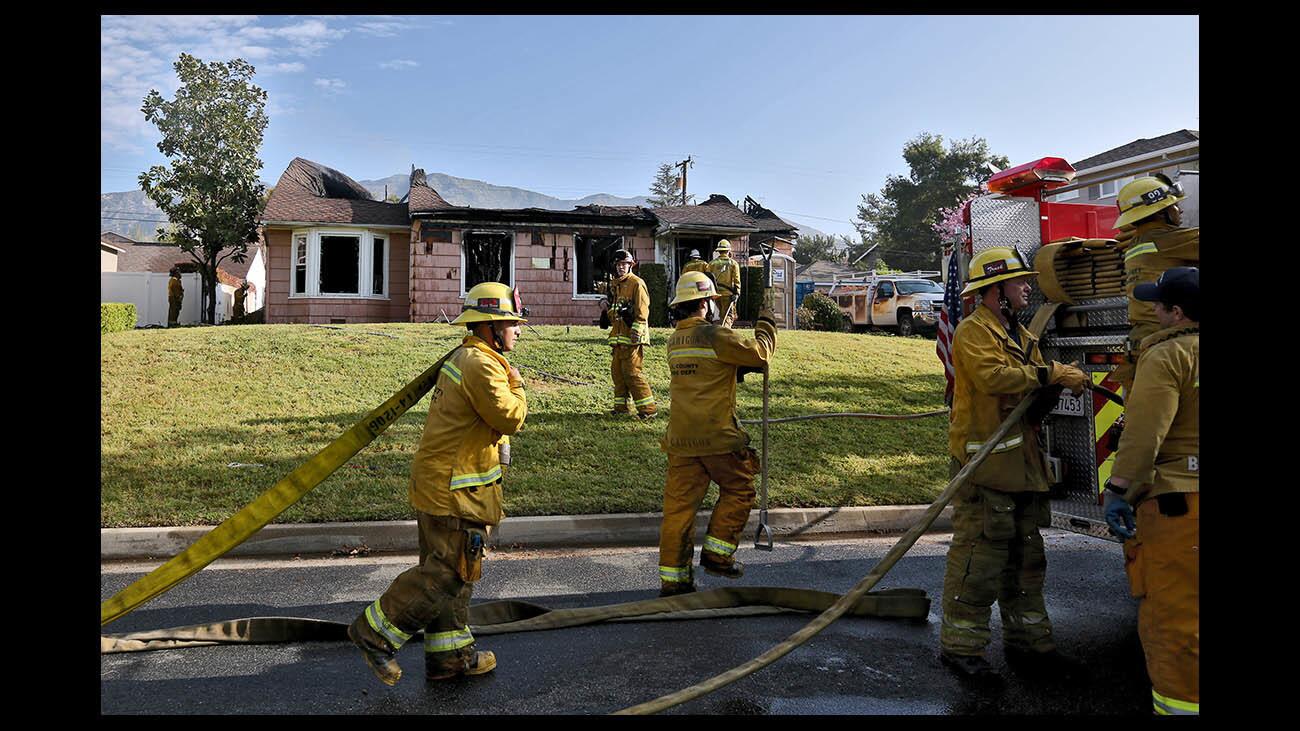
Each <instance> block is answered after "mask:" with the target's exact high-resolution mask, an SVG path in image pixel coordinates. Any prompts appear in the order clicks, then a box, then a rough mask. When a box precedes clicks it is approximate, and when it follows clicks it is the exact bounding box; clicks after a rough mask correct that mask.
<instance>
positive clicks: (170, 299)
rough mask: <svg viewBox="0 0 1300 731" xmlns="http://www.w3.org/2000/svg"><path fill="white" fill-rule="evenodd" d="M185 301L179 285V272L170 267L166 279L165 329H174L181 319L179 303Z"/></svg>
mask: <svg viewBox="0 0 1300 731" xmlns="http://www.w3.org/2000/svg"><path fill="white" fill-rule="evenodd" d="M184 301H185V287H184V286H182V285H181V270H180V269H177V268H176V267H172V268H171V271H170V272H168V277H167V327H175V326H176V324H177V321H178V320H180V318H181V303H182V302H184Z"/></svg>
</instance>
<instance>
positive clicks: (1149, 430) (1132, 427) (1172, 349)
mask: <svg viewBox="0 0 1300 731" xmlns="http://www.w3.org/2000/svg"><path fill="white" fill-rule="evenodd" d="M1125 400H1126V402H1127V404H1128V405H1129V407H1128V408H1126V409H1125V410H1124V432H1123V435H1122V436H1121V437H1120V440H1119V451H1118V452H1117V453H1116V454H1115V466H1114V468H1113V469H1112V470H1111V474H1113V475H1115V476H1116V477H1124V478H1127V479H1129V480H1130V481H1131V482H1132V485H1133V486H1132V487H1131V488H1129V490H1128V491H1127V492H1126V493H1125V495H1124V499H1125V500H1128V501H1129V502H1130V503H1133V504H1134V505H1137V504H1138V503H1140V502H1142V501H1143V500H1146V499H1148V498H1153V497H1155V496H1157V495H1163V494H1164V493H1167V492H1200V491H1201V487H1200V485H1201V480H1200V467H1201V465H1200V459H1201V457H1200V454H1201V427H1200V418H1201V330H1200V325H1196V324H1193V325H1184V326H1179V327H1173V328H1168V329H1165V330H1161V331H1159V332H1157V333H1155V334H1154V335H1152V336H1150V337H1149V338H1147V339H1146V340H1144V341H1143V343H1142V356H1141V357H1140V358H1138V362H1137V375H1136V376H1135V378H1134V381H1133V392H1132V393H1131V394H1126V399H1125Z"/></svg>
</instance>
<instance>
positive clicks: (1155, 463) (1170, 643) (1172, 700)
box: [1105, 267, 1201, 715]
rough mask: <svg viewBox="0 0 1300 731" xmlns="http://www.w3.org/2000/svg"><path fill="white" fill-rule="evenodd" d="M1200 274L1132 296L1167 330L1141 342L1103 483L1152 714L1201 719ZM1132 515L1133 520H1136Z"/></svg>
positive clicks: (1181, 270)
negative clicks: (1124, 420)
mask: <svg viewBox="0 0 1300 731" xmlns="http://www.w3.org/2000/svg"><path fill="white" fill-rule="evenodd" d="M1200 283H1201V277H1200V271H1199V270H1197V269H1195V268H1193V267H1176V268H1173V269H1169V270H1167V271H1165V272H1164V273H1163V274H1161V276H1160V278H1159V279H1158V280H1156V282H1155V283H1147V284H1139V285H1138V286H1137V287H1136V288H1135V289H1134V292H1133V295H1134V296H1135V297H1136V298H1137V299H1139V300H1140V301H1143V302H1151V303H1153V309H1154V310H1155V314H1156V317H1157V318H1158V320H1159V323H1160V325H1161V327H1162V329H1160V330H1158V331H1156V332H1154V333H1152V334H1151V335H1149V336H1147V337H1146V339H1145V340H1143V341H1142V355H1141V357H1140V358H1139V359H1138V363H1137V374H1136V378H1135V380H1134V383H1133V388H1132V391H1131V392H1130V393H1129V395H1128V399H1127V402H1128V405H1129V407H1130V408H1129V409H1128V414H1129V416H1128V424H1127V425H1126V426H1125V428H1124V435H1123V436H1122V437H1121V438H1120V442H1119V451H1118V452H1117V453H1116V455H1115V465H1114V468H1113V469H1112V470H1111V476H1110V479H1108V480H1107V481H1106V502H1105V505H1106V508H1105V512H1106V523H1107V525H1108V526H1109V528H1110V532H1111V533H1112V534H1114V535H1116V536H1119V537H1122V538H1125V539H1126V540H1125V541H1124V567H1125V570H1126V571H1127V572H1128V578H1129V589H1130V591H1131V592H1132V594H1133V596H1134V598H1136V599H1140V600H1141V605H1140V606H1139V608H1138V635H1139V636H1140V637H1141V638H1142V649H1143V651H1144V652H1145V653H1146V662H1147V674H1148V675H1149V676H1150V678H1151V696H1152V703H1153V705H1154V709H1155V712H1156V713H1158V714H1161V715H1200V710H1201V705H1200V704H1201V686H1200V644H1201V643H1200V637H1201V635H1200V564H1199V560H1200V542H1201V541H1200V535H1201V534H1200V523H1201V508H1200V497H1201V496H1200V489H1201V488H1200V436H1201V432H1200V396H1201V365H1200V360H1201V333H1200V299H1201V286H1200ZM1135 511H1136V514H1135Z"/></svg>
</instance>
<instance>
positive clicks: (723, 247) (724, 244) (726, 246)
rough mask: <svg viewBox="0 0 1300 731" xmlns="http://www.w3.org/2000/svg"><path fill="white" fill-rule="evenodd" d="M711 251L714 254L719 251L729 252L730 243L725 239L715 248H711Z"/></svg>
mask: <svg viewBox="0 0 1300 731" xmlns="http://www.w3.org/2000/svg"><path fill="white" fill-rule="evenodd" d="M713 251H714V253H717V252H719V251H731V242H730V241H727V240H726V239H722V240H721V241H719V242H718V245H717V246H715V247H713Z"/></svg>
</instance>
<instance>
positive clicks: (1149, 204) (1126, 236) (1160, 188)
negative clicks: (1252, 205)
mask: <svg viewBox="0 0 1300 731" xmlns="http://www.w3.org/2000/svg"><path fill="white" fill-rule="evenodd" d="M1182 199H1183V189H1182V186H1180V185H1179V184H1178V183H1175V182H1173V181H1171V180H1170V179H1169V178H1168V177H1166V176H1165V175H1162V174H1159V173H1157V174H1156V175H1153V176H1148V177H1143V178H1138V179H1137V180H1134V181H1133V182H1131V183H1129V184H1127V185H1125V186H1124V187H1123V188H1121V189H1120V191H1119V196H1118V200H1117V201H1116V205H1118V206H1119V210H1120V216H1119V218H1118V219H1116V220H1115V227H1116V228H1118V229H1121V231H1122V232H1123V233H1121V234H1120V235H1119V239H1118V240H1119V242H1120V248H1121V251H1122V252H1123V255H1124V291H1125V293H1126V294H1127V295H1128V321H1129V325H1130V330H1129V336H1128V351H1129V353H1128V363H1122V364H1120V365H1119V367H1117V368H1116V369H1115V371H1114V372H1113V373H1112V375H1111V377H1112V378H1114V379H1115V381H1116V382H1118V383H1119V384H1120V385H1121V386H1123V387H1124V393H1125V394H1126V395H1127V394H1128V392H1129V391H1130V390H1131V389H1132V388H1133V373H1134V368H1135V366H1134V364H1135V363H1136V362H1137V358H1138V354H1139V352H1140V351H1141V343H1142V340H1143V339H1144V338H1146V337H1147V336H1149V335H1151V334H1152V333H1154V332H1155V331H1157V330H1160V329H1161V327H1160V321H1159V319H1158V318H1157V317H1156V314H1155V309H1154V307H1153V306H1152V304H1151V303H1150V302H1144V301H1142V300H1141V299H1139V298H1137V297H1135V296H1134V294H1133V291H1134V289H1135V288H1136V287H1137V286H1138V285H1141V284H1147V283H1151V282H1154V281H1156V278H1157V277H1159V276H1160V274H1161V272H1164V271H1165V270H1166V269H1169V268H1172V267H1180V266H1191V267H1194V266H1198V265H1199V264H1200V261H1201V229H1200V227H1195V228H1182V227H1181V226H1180V225H1179V224H1181V223H1182V220H1183V219H1182V209H1181V208H1179V207H1178V202H1179V201H1181V200H1182ZM1126 418H1127V417H1126Z"/></svg>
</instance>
